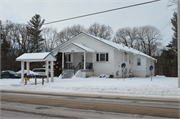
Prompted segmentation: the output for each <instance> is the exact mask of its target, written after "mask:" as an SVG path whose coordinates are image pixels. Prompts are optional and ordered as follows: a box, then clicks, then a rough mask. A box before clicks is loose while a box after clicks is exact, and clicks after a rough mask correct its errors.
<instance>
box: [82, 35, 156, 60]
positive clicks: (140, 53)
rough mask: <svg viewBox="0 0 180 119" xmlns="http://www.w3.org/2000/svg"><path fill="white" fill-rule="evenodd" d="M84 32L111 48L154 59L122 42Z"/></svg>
mask: <svg viewBox="0 0 180 119" xmlns="http://www.w3.org/2000/svg"><path fill="white" fill-rule="evenodd" d="M82 33H84V32H82ZM84 34H86V35H88V36H91V37H93V38H95V39H97V40H99V41H100V42H103V43H105V44H107V45H109V46H111V47H113V48H115V49H118V50H123V51H126V52H130V53H133V54H134V55H141V56H145V57H148V58H150V59H153V60H156V59H155V58H153V57H151V56H149V55H147V54H144V53H142V52H140V51H138V50H136V49H133V48H130V47H127V46H125V45H123V44H117V43H115V42H112V41H108V40H105V39H102V38H99V37H96V36H93V35H91V34H88V33H84Z"/></svg>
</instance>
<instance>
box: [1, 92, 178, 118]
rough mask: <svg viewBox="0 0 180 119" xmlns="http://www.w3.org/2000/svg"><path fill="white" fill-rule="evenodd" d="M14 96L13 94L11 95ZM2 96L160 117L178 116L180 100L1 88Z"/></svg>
mask: <svg viewBox="0 0 180 119" xmlns="http://www.w3.org/2000/svg"><path fill="white" fill-rule="evenodd" d="M10 97H11V98H10ZM1 100H3V101H11V102H21V103H22V102H23V103H31V104H41V105H47V106H59V107H68V108H76V109H86V110H87V109H88V110H89V109H90V110H95V111H106V112H116V113H126V114H143V115H150V116H158V117H164V118H165V117H173V118H178V117H179V100H177V99H157V98H156V99H154V98H153V99H148V98H133V99H132V97H120V96H115V97H113V96H96V95H93V96H92V95H68V94H56V93H53V94H47V93H41V94H40V93H34V92H31V93H27V92H7V91H2V92H1Z"/></svg>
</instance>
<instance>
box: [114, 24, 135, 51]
mask: <svg viewBox="0 0 180 119" xmlns="http://www.w3.org/2000/svg"><path fill="white" fill-rule="evenodd" d="M137 31H138V28H137V27H133V28H132V29H131V28H130V27H126V28H121V29H118V30H117V32H116V34H115V37H114V39H113V41H114V42H116V43H123V44H124V45H125V46H130V47H131V48H134V47H135V45H136V42H137Z"/></svg>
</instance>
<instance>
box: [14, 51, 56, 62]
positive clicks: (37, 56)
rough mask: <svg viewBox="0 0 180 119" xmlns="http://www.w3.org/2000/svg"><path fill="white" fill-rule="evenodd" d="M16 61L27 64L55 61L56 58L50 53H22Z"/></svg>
mask: <svg viewBox="0 0 180 119" xmlns="http://www.w3.org/2000/svg"><path fill="white" fill-rule="evenodd" d="M16 61H29V62H36V61H56V58H55V57H54V56H53V55H52V54H51V53H50V52H43V53H24V54H22V55H21V56H19V57H18V58H16Z"/></svg>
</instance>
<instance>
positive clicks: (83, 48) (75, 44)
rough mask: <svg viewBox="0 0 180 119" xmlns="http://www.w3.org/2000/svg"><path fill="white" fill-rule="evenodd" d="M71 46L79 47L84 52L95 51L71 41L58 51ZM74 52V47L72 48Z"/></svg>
mask: <svg viewBox="0 0 180 119" xmlns="http://www.w3.org/2000/svg"><path fill="white" fill-rule="evenodd" d="M72 46H75V47H78V48H80V49H81V50H83V51H85V52H95V51H94V50H93V49H90V48H88V47H86V46H84V45H82V44H78V43H71V44H69V45H67V46H66V47H65V48H63V49H61V50H60V51H59V52H63V51H65V50H66V49H67V48H70V47H72ZM72 50H73V51H74V52H76V50H75V49H72Z"/></svg>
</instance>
